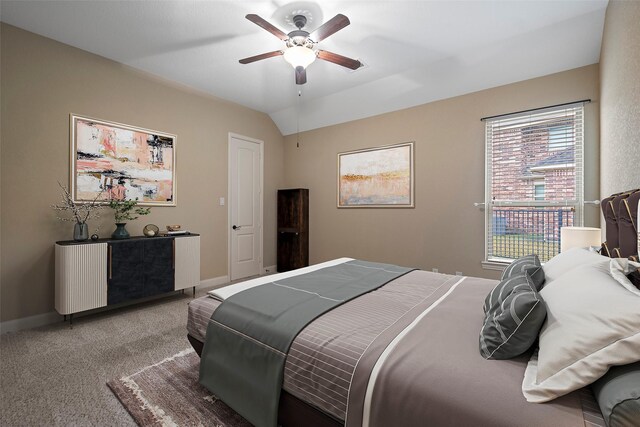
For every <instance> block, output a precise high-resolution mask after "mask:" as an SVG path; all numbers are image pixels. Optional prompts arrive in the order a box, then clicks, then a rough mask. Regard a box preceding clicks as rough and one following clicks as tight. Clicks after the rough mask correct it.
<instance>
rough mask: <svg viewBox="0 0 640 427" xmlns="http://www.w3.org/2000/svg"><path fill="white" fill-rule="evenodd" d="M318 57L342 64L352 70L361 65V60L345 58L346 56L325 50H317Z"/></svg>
mask: <svg viewBox="0 0 640 427" xmlns="http://www.w3.org/2000/svg"><path fill="white" fill-rule="evenodd" d="M318 58H320V59H323V60H325V61H329V62H333V63H334V64H338V65H342V66H343V67H347V68H350V69H352V70H357V69H358V68H360V67H362V62H360V61H358V60H357V59H351V58H347V57H346V56H342V55H338V54H337V53H333V52H329V51H327V50H318Z"/></svg>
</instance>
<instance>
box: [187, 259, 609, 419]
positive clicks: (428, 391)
mask: <svg viewBox="0 0 640 427" xmlns="http://www.w3.org/2000/svg"><path fill="white" fill-rule="evenodd" d="M460 279H461V278H460V277H456V276H449V275H444V274H435V273H430V272H424V271H413V272H411V273H408V274H406V275H405V276H402V277H400V278H399V279H396V280H394V281H393V282H391V283H388V284H387V285H385V286H383V287H382V288H380V289H377V290H375V291H373V292H370V293H367V294H365V295H363V296H361V297H358V298H356V299H354V300H352V301H350V302H348V303H346V304H344V305H342V306H340V307H338V308H336V309H334V310H332V311H330V312H328V313H326V314H324V315H322V316H321V317H319V318H318V319H316V320H315V321H313V322H312V323H310V324H309V325H308V326H307V327H306V328H304V329H303V330H302V331H301V332H300V334H298V336H297V337H296V338H295V340H294V341H293V343H292V345H291V348H290V350H289V353H288V355H287V359H286V362H285V370H284V383H283V389H284V390H286V391H287V392H289V393H290V394H292V395H294V396H296V397H298V398H299V399H301V400H303V401H305V402H307V403H309V404H310V405H312V406H315V407H316V408H318V409H320V410H322V411H323V412H325V413H327V414H330V415H332V416H333V417H335V418H336V419H339V420H345V418H347V423H348V424H349V425H350V426H354V425H361V424H360V423H362V419H363V414H364V412H365V411H368V413H369V415H370V416H369V420H370V421H371V422H370V424H375V425H379V426H382V425H398V426H412V425H444V426H446V425H451V426H453V425H474V426H483V425H487V426H489V425H498V426H500V425H523V426H526V425H563V424H561V423H566V422H568V424H567V425H580V426H589V427H592V426H604V422H603V420H602V417H601V415H600V413H599V411H598V409H597V406H596V405H595V403H594V402H593V397H592V395H591V393H590V391H589V390H588V389H583V390H581V391H580V392H579V393H578V392H576V393H572V394H571V395H569V396H567V397H565V398H563V399H560V400H557V401H555V402H552V403H548V404H531V403H527V402H526V401H525V400H524V397H523V396H522V393H521V391H520V386H521V382H522V378H523V373H524V369H525V367H526V359H527V357H522V358H519V359H516V360H510V361H487V360H484V359H483V358H482V357H481V356H480V354H479V353H478V349H477V337H478V333H479V328H480V326H481V324H482V301H483V300H484V297H485V296H486V294H487V293H488V292H489V290H490V289H491V288H492V287H493V286H494V285H495V284H496V282H495V281H492V280H485V279H475V278H466V279H464V280H463V281H462V282H460V284H459V285H458V286H457V287H456V288H455V289H454V290H453V291H452V292H451V293H450V294H449V295H448V296H447V297H446V298H445V300H443V301H441V302H440V303H439V304H438V305H437V306H436V307H434V309H432V311H431V312H430V313H427V314H426V315H424V316H423V317H422V318H421V319H420V321H419V322H418V325H419V326H416V327H415V328H413V329H412V330H411V332H410V333H407V334H406V335H405V336H404V338H403V339H402V340H401V341H400V343H401V345H398V346H397V347H396V348H395V349H394V350H393V351H392V352H390V356H389V358H388V359H387V360H386V362H385V363H384V364H383V369H381V370H380V373H379V374H378V375H377V380H376V382H375V384H374V387H373V388H372V393H371V394H372V395H371V397H372V399H371V404H369V405H368V406H367V405H365V402H364V399H365V396H366V393H367V392H366V389H368V386H369V384H368V378H369V376H370V371H371V368H372V366H373V365H375V363H376V362H377V360H378V359H377V358H378V356H379V355H380V354H381V353H382V352H383V351H384V348H386V347H387V346H388V344H389V343H390V342H391V341H392V340H393V338H394V337H395V336H396V335H397V334H398V331H399V330H402V329H404V328H405V327H406V326H407V325H409V324H411V323H412V322H413V321H414V320H415V319H416V318H417V317H419V316H420V315H421V314H422V313H424V311H425V307H429V306H431V305H432V304H433V303H434V302H436V301H438V300H439V299H440V298H441V297H442V296H443V295H445V294H446V293H447V292H448V291H449V289H451V287H452V286H454V285H455V284H456V283H457V282H458V281H459V280H460ZM449 298H451V299H450V300H449ZM218 305H219V302H218V301H216V300H214V299H213V298H208V297H204V298H199V299H196V300H194V301H193V302H192V303H191V304H190V306H189V320H188V330H189V333H190V335H192V336H193V337H194V338H196V339H199V340H201V341H204V336H205V333H206V325H207V323H208V320H209V317H210V316H211V313H212V312H213V311H214V310H215V309H216V308H217V306H218ZM431 328H435V329H437V330H438V331H435V330H434V331H430V329H431ZM445 331H449V332H448V333H447V332H445ZM436 333H437V334H440V335H439V336H435V335H434V334H436ZM394 334H395V335H394ZM434 340H435V341H434ZM385 343H386V344H385ZM390 362H391V363H390ZM367 371H369V372H367ZM396 374H397V376H396ZM394 377H395V378H394ZM408 395H409V396H408ZM347 403H348V405H347ZM480 403H481V404H480ZM347 406H348V408H347ZM347 413H348V416H347ZM421 417H424V418H421ZM391 420H392V421H391ZM432 420H433V422H432ZM418 421H419V422H418ZM436 421H437V422H436Z"/></svg>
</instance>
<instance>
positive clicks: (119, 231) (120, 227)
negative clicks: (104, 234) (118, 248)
mask: <svg viewBox="0 0 640 427" xmlns="http://www.w3.org/2000/svg"><path fill="white" fill-rule="evenodd" d="M125 225H127V223H126V222H116V231H114V232H113V234H112V235H111V238H112V239H128V238H129V237H130V236H129V232H128V231H127V229H126V228H124V226H125Z"/></svg>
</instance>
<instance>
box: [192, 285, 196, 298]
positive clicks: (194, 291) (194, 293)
mask: <svg viewBox="0 0 640 427" xmlns="http://www.w3.org/2000/svg"><path fill="white" fill-rule="evenodd" d="M195 297H196V287H195V286H194V287H193V298H195Z"/></svg>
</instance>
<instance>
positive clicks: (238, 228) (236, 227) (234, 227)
mask: <svg viewBox="0 0 640 427" xmlns="http://www.w3.org/2000/svg"><path fill="white" fill-rule="evenodd" d="M240 227H241V226H240V225H234V226H233V227H231V228H233V229H234V230H240Z"/></svg>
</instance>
